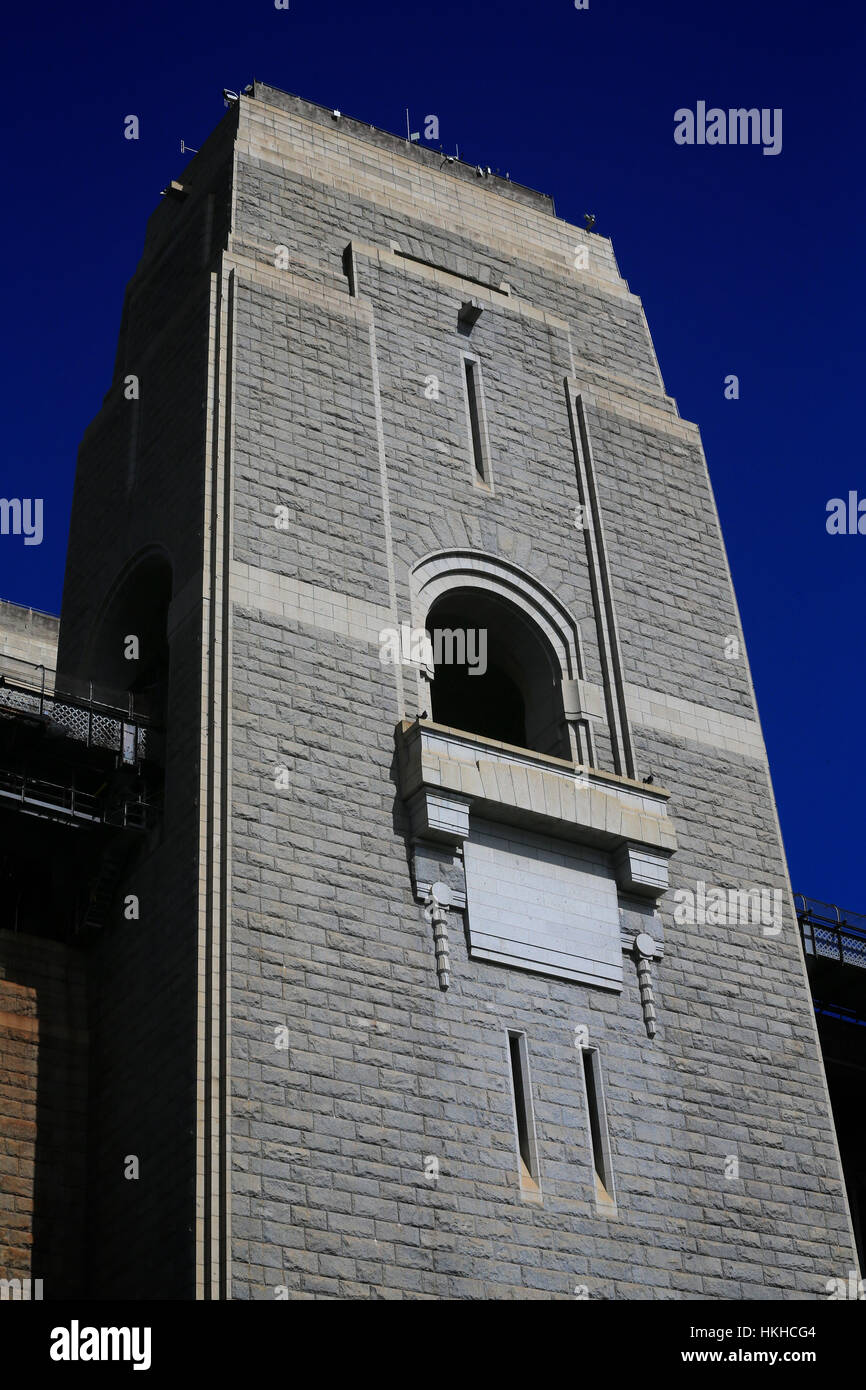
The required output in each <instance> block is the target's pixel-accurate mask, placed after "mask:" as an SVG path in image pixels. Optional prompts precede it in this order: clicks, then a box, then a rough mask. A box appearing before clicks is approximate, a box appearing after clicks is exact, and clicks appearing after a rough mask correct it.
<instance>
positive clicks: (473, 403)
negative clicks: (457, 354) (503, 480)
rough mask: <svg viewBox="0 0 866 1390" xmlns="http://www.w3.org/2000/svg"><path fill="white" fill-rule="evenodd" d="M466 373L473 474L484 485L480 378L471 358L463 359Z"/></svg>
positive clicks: (484, 468)
mask: <svg viewBox="0 0 866 1390" xmlns="http://www.w3.org/2000/svg"><path fill="white" fill-rule="evenodd" d="M463 370H464V372H465V373H466V400H467V403H468V406H469V431H470V434H471V436H472V458H473V461H474V463H475V472H476V474H477V475H478V477H479V478H480V480H481V481H482V482H484V483H486V482H487V469H486V466H485V459H484V430H483V425H482V420H481V376H480V372H479V368H478V363H477V362H475V361H474V360H473V359H472V358H471V357H464V358H463Z"/></svg>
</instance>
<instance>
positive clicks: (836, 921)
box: [794, 893, 866, 968]
mask: <svg viewBox="0 0 866 1390" xmlns="http://www.w3.org/2000/svg"><path fill="white" fill-rule="evenodd" d="M794 906H795V908H796V911H797V920H798V922H799V923H800V932H801V934H802V937H803V950H804V951H805V952H806V955H807V957H808V956H812V957H813V958H816V959H817V958H820V959H821V960H835V961H838V962H839V964H840V965H857V966H861V967H864V968H866V916H864V914H863V913H862V912H846V911H845V910H844V908H840V907H837V906H836V904H835V903H822V902H818V901H817V900H816V899H815V898H807V897H804V895H803V894H802V893H795V894H794Z"/></svg>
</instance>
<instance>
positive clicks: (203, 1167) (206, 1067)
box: [195, 273, 222, 1299]
mask: <svg viewBox="0 0 866 1390" xmlns="http://www.w3.org/2000/svg"><path fill="white" fill-rule="evenodd" d="M221 290H222V286H221V276H220V274H219V273H215V274H213V275H211V293H210V308H209V325H208V327H209V340H210V344H211V350H210V353H209V355H208V367H207V413H206V425H205V459H206V461H207V462H206V466H205V478H204V498H203V516H202V619H201V624H202V625H201V691H200V708H199V717H200V731H201V741H200V757H199V769H200V771H199V797H198V806H199V879H198V883H199V892H198V949H197V966H196V970H197V991H196V1144H195V1295H196V1298H197V1299H203V1298H207V1297H209V1296H210V1281H209V1269H210V1257H209V1250H210V1238H211V1209H210V1201H209V1195H208V1185H209V1179H210V1127H211V1126H210V1120H211V1115H210V1074H211V1069H210V1046H211V1038H210V1033H211V999H210V971H209V961H210V952H211V940H210V938H211V921H212V902H211V898H212V885H213V827H212V820H211V808H212V804H213V796H212V788H213V768H212V763H211V748H212V741H211V733H212V725H211V720H212V711H213V687H214V675H213V666H212V650H213V642H212V636H211V630H212V626H213V616H214V614H213V574H214V554H213V546H214V527H215V517H214V513H215V496H214V482H215V477H216V461H217V451H218V436H219V370H220V353H221V326H222V294H221Z"/></svg>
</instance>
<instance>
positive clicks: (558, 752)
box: [427, 588, 571, 758]
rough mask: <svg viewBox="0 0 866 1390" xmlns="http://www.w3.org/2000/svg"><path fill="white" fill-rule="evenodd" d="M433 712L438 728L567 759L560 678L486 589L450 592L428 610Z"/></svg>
mask: <svg viewBox="0 0 866 1390" xmlns="http://www.w3.org/2000/svg"><path fill="white" fill-rule="evenodd" d="M427 631H428V633H429V634H430V638H431V641H432V645H433V658H434V678H433V680H432V682H431V701H432V705H431V713H432V716H433V719H434V720H435V721H436V723H437V724H447V725H448V726H449V727H450V728H453V729H462V730H465V731H466V732H467V733H473V734H479V735H481V736H482V737H483V738H492V739H497V740H498V741H499V742H501V743H510V744H514V745H515V746H517V747H518V748H528V749H532V750H533V751H535V752H538V753H549V754H552V755H553V756H555V757H561V758H568V757H570V756H571V750H570V745H569V739H568V731H567V727H566V723H565V718H564V713H563V706H562V672H561V670H560V668H559V665H558V662H557V661H556V658H555V656H554V654H553V652H552V651H551V650H550V648H549V645H548V643H547V641H546V640H545V638H544V636H543V635H542V634H541V632H540V631H539V630H538V628H537V627H536V626H535V624H534V623H532V622H531V620H529V619H528V618H527V617H526V615H525V614H524V613H522V612H521V611H520V609H519V608H517V607H516V606H515V605H513V604H511V603H509V602H508V601H507V600H505V599H502V598H500V597H499V596H498V595H495V594H490V593H487V592H486V591H485V590H483V589H478V588H471V589H470V588H466V589H452V590H449V592H448V593H446V594H443V595H442V596H441V598H439V599H438V600H437V601H436V602H435V603H434V604H433V606H432V608H431V609H430V613H429V615H428V618H427Z"/></svg>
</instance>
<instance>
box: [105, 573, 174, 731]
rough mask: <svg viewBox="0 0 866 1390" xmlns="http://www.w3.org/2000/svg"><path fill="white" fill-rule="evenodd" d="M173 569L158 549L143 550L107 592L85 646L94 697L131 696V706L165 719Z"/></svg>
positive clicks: (110, 699) (109, 700)
mask: <svg viewBox="0 0 866 1390" xmlns="http://www.w3.org/2000/svg"><path fill="white" fill-rule="evenodd" d="M171 591H172V573H171V565H170V564H169V562H168V560H167V559H166V557H165V556H164V555H163V554H161V553H160V552H157V551H152V552H150V553H149V554H147V555H145V556H144V557H143V558H142V559H141V560H139V562H138V563H137V564H136V565H135V566H134V567H133V568H132V569H131V570H130V571H129V572H128V573H127V574H126V575H125V577H124V578H123V579H122V580H121V582H120V583H119V585H118V587H117V589H116V590H115V592H114V594H113V595H112V597H111V599H110V601H109V603H108V605H107V607H106V609H105V611H104V613H103V616H102V620H101V622H100V624H99V627H98V629H97V632H96V634H95V637H94V639H93V643H92V645H91V651H90V662H89V670H88V672H87V674H88V677H89V678H90V679H91V680H92V681H93V684H94V690H93V695H94V699H97V700H101V701H103V702H104V703H106V704H112V703H114V700H115V698H116V696H117V695H118V694H123V695H126V696H130V695H131V696H132V697H133V703H134V708H135V710H136V711H137V712H138V713H140V714H144V715H146V716H148V718H150V719H152V720H153V721H154V722H155V723H159V724H162V723H164V721H165V714H166V702H167V697H168V674H169V673H168V667H169V646H168V606H169V603H170V602H171Z"/></svg>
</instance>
